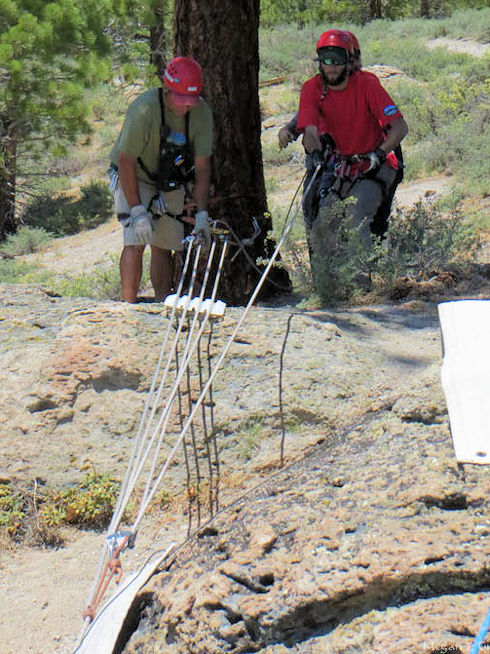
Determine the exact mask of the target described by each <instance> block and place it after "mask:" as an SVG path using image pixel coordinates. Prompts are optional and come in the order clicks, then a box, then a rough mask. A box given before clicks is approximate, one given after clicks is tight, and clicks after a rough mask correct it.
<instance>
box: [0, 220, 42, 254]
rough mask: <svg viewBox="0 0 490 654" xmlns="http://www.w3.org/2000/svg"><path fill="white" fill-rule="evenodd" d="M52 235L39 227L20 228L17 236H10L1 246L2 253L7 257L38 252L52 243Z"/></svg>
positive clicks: (24, 226) (25, 226)
mask: <svg viewBox="0 0 490 654" xmlns="http://www.w3.org/2000/svg"><path fill="white" fill-rule="evenodd" d="M51 238H52V237H51V235H50V234H48V232H47V231H46V230H44V229H41V228H39V227H28V226H27V225H23V226H22V227H19V229H18V230H17V233H16V234H10V235H9V236H8V237H7V240H6V241H5V243H3V244H2V245H1V246H0V252H1V253H2V254H3V255H4V256H6V257H14V256H17V255H20V254H28V253H29V252H36V250H39V249H40V248H42V247H43V246H44V245H46V244H47V243H49V242H50V241H51Z"/></svg>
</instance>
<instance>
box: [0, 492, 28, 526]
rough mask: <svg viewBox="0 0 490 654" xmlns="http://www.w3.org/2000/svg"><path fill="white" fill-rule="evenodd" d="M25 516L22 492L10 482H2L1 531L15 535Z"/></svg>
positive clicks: (0, 503)
mask: <svg viewBox="0 0 490 654" xmlns="http://www.w3.org/2000/svg"><path fill="white" fill-rule="evenodd" d="M24 517H25V512H24V500H23V497H22V494H21V493H20V492H19V491H17V490H16V489H14V488H13V487H12V486H11V484H9V483H1V484H0V531H5V532H6V533H7V534H8V535H9V536H11V537H15V536H16V535H17V534H18V533H19V530H20V529H21V526H22V522H23V520H24Z"/></svg>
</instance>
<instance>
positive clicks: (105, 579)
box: [82, 535, 129, 622]
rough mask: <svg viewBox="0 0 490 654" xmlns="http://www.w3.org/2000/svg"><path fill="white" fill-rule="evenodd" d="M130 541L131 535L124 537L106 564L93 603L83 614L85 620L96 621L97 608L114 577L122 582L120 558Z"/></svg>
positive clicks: (117, 581)
mask: <svg viewBox="0 0 490 654" xmlns="http://www.w3.org/2000/svg"><path fill="white" fill-rule="evenodd" d="M128 540H129V535H127V536H125V537H124V539H123V541H122V542H121V544H120V545H119V547H118V548H117V549H116V551H115V552H114V554H113V556H112V558H111V559H110V560H109V561H107V563H106V564H105V566H104V569H103V571H102V573H101V575H100V577H99V583H98V584H97V588H96V589H95V593H94V596H93V598H92V601H91V602H90V604H89V605H88V606H87V608H86V609H85V611H84V612H83V613H82V616H83V618H84V619H85V618H90V622H92V621H93V620H94V619H95V615H96V612H97V608H98V606H99V604H100V602H101V601H102V598H103V597H104V594H105V592H106V590H107V587H108V586H109V584H110V582H111V579H112V578H113V577H114V579H115V582H116V584H118V583H119V582H120V581H121V578H122V574H123V570H122V564H121V559H120V558H119V554H120V553H121V552H122V551H123V549H124V548H125V547H126V545H127V543H128Z"/></svg>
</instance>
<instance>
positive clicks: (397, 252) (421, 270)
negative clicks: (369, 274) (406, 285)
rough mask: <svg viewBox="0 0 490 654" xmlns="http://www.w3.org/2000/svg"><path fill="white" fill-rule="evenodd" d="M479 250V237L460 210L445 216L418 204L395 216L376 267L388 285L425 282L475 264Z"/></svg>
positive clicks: (381, 248)
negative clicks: (408, 280) (407, 278)
mask: <svg viewBox="0 0 490 654" xmlns="http://www.w3.org/2000/svg"><path fill="white" fill-rule="evenodd" d="M478 248H479V238H478V235H476V234H475V232H474V230H473V229H472V228H471V226H469V225H468V224H467V223H466V222H465V221H464V220H463V217H462V215H461V212H460V210H459V209H458V208H457V207H456V208H453V209H452V210H451V211H449V212H443V211H441V209H439V208H438V207H437V206H435V205H434V204H430V203H423V202H418V203H417V204H415V206H414V207H412V208H411V209H408V210H407V211H401V210H397V211H396V212H395V215H394V216H393V217H392V218H391V220H390V223H389V226H388V231H387V233H386V238H385V239H384V240H383V241H381V242H380V243H378V244H377V246H376V248H375V252H376V255H375V257H374V266H373V267H374V270H375V272H376V273H377V274H378V275H379V276H380V277H381V280H382V281H383V282H384V283H386V284H390V283H391V282H393V280H395V279H396V278H399V277H404V276H410V277H411V278H412V279H415V280H417V281H421V280H426V279H428V278H429V277H431V276H432V275H434V274H437V273H439V272H441V271H443V270H445V269H447V267H448V266H451V265H453V266H454V265H463V264H465V263H468V262H470V261H474V260H475V255H476V253H477V250H478Z"/></svg>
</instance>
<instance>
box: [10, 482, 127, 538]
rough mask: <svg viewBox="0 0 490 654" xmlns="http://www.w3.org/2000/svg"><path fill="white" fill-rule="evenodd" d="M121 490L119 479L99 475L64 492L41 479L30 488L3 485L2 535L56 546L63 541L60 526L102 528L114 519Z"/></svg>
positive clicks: (13, 484) (12, 484)
mask: <svg viewBox="0 0 490 654" xmlns="http://www.w3.org/2000/svg"><path fill="white" fill-rule="evenodd" d="M119 487H120V482H118V481H117V480H115V479H113V478H112V477H109V476H108V475H97V474H96V473H95V472H91V473H89V474H87V475H86V476H85V477H84V478H83V479H82V480H81V482H80V483H78V484H76V485H75V486H73V487H71V488H68V489H64V490H60V491H54V490H50V489H48V488H46V486H44V485H43V484H42V483H41V484H40V483H39V482H38V481H37V480H34V481H33V482H32V485H29V486H28V487H26V486H20V485H18V484H16V483H14V482H7V483H0V536H1V535H3V536H6V537H7V538H8V539H9V540H11V541H16V542H21V541H22V542H26V543H29V544H31V545H43V546H54V545H58V544H60V543H61V542H62V541H61V538H60V536H59V533H58V531H57V528H58V527H60V526H63V525H74V526H77V527H80V528H82V529H102V528H104V527H106V526H107V525H108V523H109V521H110V519H111V517H112V513H113V511H114V506H115V503H116V499H117V496H118V493H119Z"/></svg>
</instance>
